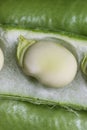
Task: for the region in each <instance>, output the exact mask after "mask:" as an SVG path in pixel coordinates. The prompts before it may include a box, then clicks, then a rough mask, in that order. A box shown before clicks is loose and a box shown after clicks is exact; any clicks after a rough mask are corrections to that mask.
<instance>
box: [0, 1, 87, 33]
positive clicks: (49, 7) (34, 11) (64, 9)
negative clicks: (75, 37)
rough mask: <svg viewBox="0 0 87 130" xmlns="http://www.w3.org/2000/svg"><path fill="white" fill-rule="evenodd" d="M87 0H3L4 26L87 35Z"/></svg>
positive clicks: (0, 7) (0, 20) (0, 14)
mask: <svg viewBox="0 0 87 130" xmlns="http://www.w3.org/2000/svg"><path fill="white" fill-rule="evenodd" d="M86 3H87V0H84V1H82V0H53V1H52V0H44V1H43V0H25V1H23V0H17V1H15V0H4V1H3V0H1V1H0V25H1V26H9V27H11V26H13V27H20V28H27V29H28V28H29V29H30V28H31V29H37V30H45V31H46V30H50V31H65V32H70V33H76V34H79V35H87V24H86V23H87V22H86V21H87V4H86Z"/></svg>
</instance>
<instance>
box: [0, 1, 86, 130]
mask: <svg viewBox="0 0 87 130" xmlns="http://www.w3.org/2000/svg"><path fill="white" fill-rule="evenodd" d="M86 2H87V1H86V0H85V1H81V0H79V1H78V0H74V1H72V0H66V1H64V0H54V1H50V0H45V1H42V0H36V1H34V0H25V1H23V0H22V1H21V0H17V1H14V0H4V1H2V0H1V1H0V27H1V28H0V39H1V40H2V41H3V43H4V45H5V48H4V50H5V51H4V54H5V65H4V68H3V70H2V71H1V72H0V84H1V85H0V99H4V100H0V115H1V116H0V129H1V130H5V129H7V130H12V129H13V130H22V129H23V130H24V129H26V130H29V129H30V130H39V129H40V130H46V129H48V130H51V129H52V130H70V129H71V130H85V129H87V124H86V121H87V117H86V114H87V111H83V110H87V100H86V99H87V82H86V81H85V80H84V78H83V76H82V74H81V70H80V67H79V66H80V63H81V59H82V57H83V55H84V53H85V52H87V37H86V36H87V25H86V21H87V18H86V17H87V5H86ZM19 28H20V29H19ZM23 29H25V30H23ZM32 30H34V31H32ZM68 34H69V35H68ZM72 34H73V35H72ZM20 35H23V36H25V37H26V38H28V39H43V38H45V37H50V38H57V39H61V40H63V41H64V42H66V43H67V42H68V43H69V44H71V45H72V46H73V47H74V49H75V52H76V55H77V59H78V73H77V75H76V77H75V80H74V81H73V82H72V83H71V84H70V85H69V86H67V87H66V88H62V89H50V88H46V87H45V86H43V85H41V84H39V83H38V82H36V81H34V80H31V79H30V78H28V77H27V76H25V75H24V74H23V72H22V71H21V69H20V68H19V66H18V64H17V59H16V51H17V50H16V48H17V44H18V40H17V39H18V37H19V36H20ZM7 99H11V100H19V101H10V100H8V101H7ZM21 101H26V102H21ZM29 102H33V103H34V105H33V104H30V103H29ZM35 104H39V105H35ZM41 104H46V105H41ZM49 105H52V107H49ZM58 105H60V106H63V107H67V108H68V110H67V109H63V108H58V107H54V106H58ZM69 107H70V108H74V109H79V110H80V111H76V110H73V109H69Z"/></svg>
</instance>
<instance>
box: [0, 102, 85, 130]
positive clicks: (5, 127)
mask: <svg viewBox="0 0 87 130" xmlns="http://www.w3.org/2000/svg"><path fill="white" fill-rule="evenodd" d="M69 111H70V112H69ZM24 129H26V130H86V129H87V112H85V111H81V112H79V111H74V110H67V109H64V108H60V107H53V106H45V105H40V106H38V105H34V104H30V103H26V102H17V101H11V100H0V130H24Z"/></svg>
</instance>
